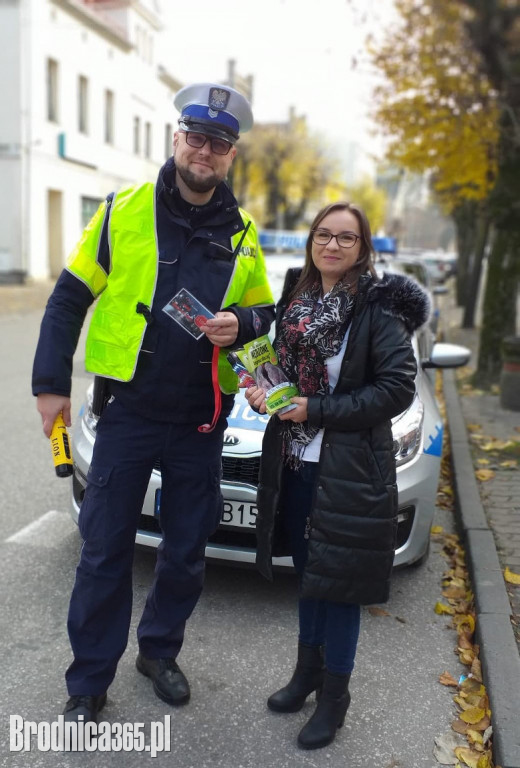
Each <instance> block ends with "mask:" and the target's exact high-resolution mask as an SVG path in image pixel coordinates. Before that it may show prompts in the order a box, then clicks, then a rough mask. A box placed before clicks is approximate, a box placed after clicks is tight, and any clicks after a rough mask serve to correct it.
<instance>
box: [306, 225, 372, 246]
mask: <svg viewBox="0 0 520 768" xmlns="http://www.w3.org/2000/svg"><path fill="white" fill-rule="evenodd" d="M333 237H335V238H336V242H337V244H338V245H339V247H340V248H353V247H354V246H355V244H356V243H357V241H358V240H361V237H360V235H356V234H355V232H340V233H339V235H333V234H332V232H329V231H328V230H326V229H313V230H312V240H313V242H314V243H316V245H328V244H329V243H330V241H331V240H332V238H333Z"/></svg>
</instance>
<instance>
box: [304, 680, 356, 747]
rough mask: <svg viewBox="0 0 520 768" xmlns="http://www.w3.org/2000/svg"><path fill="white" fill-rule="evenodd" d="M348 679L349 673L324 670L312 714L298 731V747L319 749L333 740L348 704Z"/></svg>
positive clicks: (341, 723)
mask: <svg viewBox="0 0 520 768" xmlns="http://www.w3.org/2000/svg"><path fill="white" fill-rule="evenodd" d="M349 681H350V675H334V674H333V673H332V672H328V671H327V670H325V674H324V675H323V688H322V690H321V696H320V698H319V701H318V704H317V706H316V709H315V711H314V714H313V716H312V717H311V719H310V720H309V721H308V722H307V723H306V724H305V725H304V726H303V728H302V730H301V731H300V734H299V736H298V746H299V747H301V748H302V749H319V747H326V746H327V744H330V743H331V742H332V741H334V739H335V737H336V731H337V729H338V728H341V726H342V725H343V722H344V720H345V713H346V711H347V709H348V706H349V704H350V693H349V692H348V684H349Z"/></svg>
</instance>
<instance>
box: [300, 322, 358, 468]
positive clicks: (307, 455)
mask: <svg viewBox="0 0 520 768" xmlns="http://www.w3.org/2000/svg"><path fill="white" fill-rule="evenodd" d="M349 332H350V325H349V327H348V328H347V332H346V334H345V338H344V339H343V342H342V344H341V349H340V350H339V352H338V354H337V355H334V356H333V357H328V358H327V359H326V360H325V365H326V366H327V374H328V377H329V392H331V393H332V392H334V388H335V386H336V384H337V383H338V379H339V372H340V370H341V363H342V361H343V356H344V354H345V349H346V348H347V341H348V335H349ZM324 431H325V430H323V429H320V431H319V432H318V434H317V435H316V436H315V437H314V438H313V439H312V440H311V442H310V443H309V444H308V445H306V446H305V450H304V452H303V455H302V461H314V462H316V461H319V459H320V451H321V441H322V440H323V432H324Z"/></svg>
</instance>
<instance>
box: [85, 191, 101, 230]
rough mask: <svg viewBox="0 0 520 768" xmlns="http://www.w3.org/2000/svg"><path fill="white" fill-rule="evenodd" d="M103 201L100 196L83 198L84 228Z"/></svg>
mask: <svg viewBox="0 0 520 768" xmlns="http://www.w3.org/2000/svg"><path fill="white" fill-rule="evenodd" d="M102 202H103V200H101V199H100V198H98V197H82V198H81V226H82V228H83V229H85V227H86V226H87V224H88V223H89V221H90V219H91V218H92V216H93V215H94V214H95V212H96V211H97V209H98V208H99V206H100V205H101V203H102Z"/></svg>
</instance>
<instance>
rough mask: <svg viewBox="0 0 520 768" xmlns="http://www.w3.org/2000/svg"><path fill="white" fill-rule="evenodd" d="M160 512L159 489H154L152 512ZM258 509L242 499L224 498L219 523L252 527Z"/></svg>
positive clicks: (227, 526) (238, 526) (156, 513)
mask: <svg viewBox="0 0 520 768" xmlns="http://www.w3.org/2000/svg"><path fill="white" fill-rule="evenodd" d="M160 513H161V489H160V488H158V489H157V490H156V491H155V509H154V514H155V516H156V517H159V515H160ZM257 514H258V509H257V508H256V505H255V504H248V503H247V502H242V501H227V500H226V499H224V512H223V514H222V520H221V521H220V525H223V526H225V527H226V528H254V527H255V522H256V516H257Z"/></svg>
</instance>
